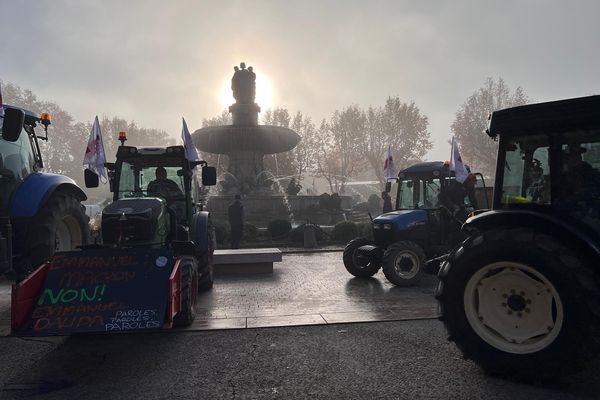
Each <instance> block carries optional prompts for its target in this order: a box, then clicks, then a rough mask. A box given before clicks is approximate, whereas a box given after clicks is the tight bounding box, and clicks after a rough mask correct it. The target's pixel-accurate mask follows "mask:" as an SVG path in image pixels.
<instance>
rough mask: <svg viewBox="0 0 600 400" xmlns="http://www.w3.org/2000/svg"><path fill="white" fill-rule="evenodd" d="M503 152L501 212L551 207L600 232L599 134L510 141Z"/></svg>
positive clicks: (516, 137)
mask: <svg viewBox="0 0 600 400" xmlns="http://www.w3.org/2000/svg"><path fill="white" fill-rule="evenodd" d="M503 149H504V158H505V162H504V173H503V175H502V177H501V178H502V196H501V197H500V206H501V207H502V208H507V207H531V206H536V207H540V206H542V207H550V206H552V207H554V208H556V209H557V210H559V211H562V212H564V213H566V214H569V215H570V216H572V217H574V218H576V219H578V220H580V221H582V222H583V223H585V224H586V225H588V226H590V227H592V228H593V229H594V230H596V231H599V232H600V130H589V131H577V132H565V133H562V134H560V135H558V134H540V135H527V136H515V137H511V138H509V139H508V140H507V142H506V143H504V144H503Z"/></svg>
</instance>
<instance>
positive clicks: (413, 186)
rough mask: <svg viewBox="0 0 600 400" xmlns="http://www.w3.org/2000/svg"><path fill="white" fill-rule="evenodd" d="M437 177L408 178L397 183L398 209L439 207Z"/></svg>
mask: <svg viewBox="0 0 600 400" xmlns="http://www.w3.org/2000/svg"><path fill="white" fill-rule="evenodd" d="M440 191H441V182H440V179H439V178H409V179H403V180H401V181H399V183H398V196H397V204H398V207H397V208H398V209H399V210H413V209H434V208H438V207H439V198H438V197H439V193H440Z"/></svg>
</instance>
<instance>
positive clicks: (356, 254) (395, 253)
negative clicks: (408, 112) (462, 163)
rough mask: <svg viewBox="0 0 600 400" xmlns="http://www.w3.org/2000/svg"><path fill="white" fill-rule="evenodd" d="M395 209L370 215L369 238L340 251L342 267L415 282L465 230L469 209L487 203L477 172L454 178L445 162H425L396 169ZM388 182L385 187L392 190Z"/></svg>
mask: <svg viewBox="0 0 600 400" xmlns="http://www.w3.org/2000/svg"><path fill="white" fill-rule="evenodd" d="M395 186H396V187H395V189H396V190H395V193H396V199H395V201H396V207H395V210H394V211H391V212H388V213H385V214H382V215H380V216H378V217H376V218H375V219H373V224H372V225H373V240H372V241H371V240H370V239H368V238H356V239H354V240H352V241H351V242H350V243H348V245H347V246H346V248H345V250H344V266H345V267H346V270H347V271H348V272H350V273H351V274H352V275H354V276H358V277H366V276H372V275H374V274H375V273H377V271H379V268H382V269H383V273H384V274H385V276H386V278H387V279H388V280H389V281H390V282H391V283H393V284H395V285H397V286H411V285H415V284H417V283H418V282H419V281H420V279H421V277H422V276H423V273H424V269H423V267H424V264H425V261H426V260H429V259H431V258H433V257H437V256H439V255H442V254H445V253H446V252H447V251H449V250H450V249H451V248H452V247H453V246H455V245H456V244H457V243H459V242H460V241H461V240H463V239H464V238H465V237H466V235H465V233H463V232H462V231H461V229H460V227H461V225H462V224H463V223H464V221H465V220H466V219H467V216H468V215H469V213H471V212H473V211H474V210H476V209H479V208H488V207H489V206H488V201H487V195H486V194H487V192H486V187H485V182H484V180H483V176H482V175H481V174H470V175H469V177H468V179H467V180H466V181H465V182H464V183H460V182H458V181H457V180H456V178H455V175H454V172H452V171H450V165H449V163H448V162H442V161H435V162H423V163H418V164H415V165H412V166H410V167H408V168H406V169H404V170H402V171H400V173H399V174H398V179H397V180H396V183H395ZM392 189H394V188H392V185H391V182H388V184H387V185H386V192H391V191H392Z"/></svg>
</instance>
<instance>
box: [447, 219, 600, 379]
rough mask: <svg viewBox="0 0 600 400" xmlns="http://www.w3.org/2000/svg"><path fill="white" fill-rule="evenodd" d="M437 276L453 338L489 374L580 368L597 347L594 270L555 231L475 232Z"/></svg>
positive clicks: (536, 375) (599, 326)
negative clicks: (554, 233) (554, 236)
mask: <svg viewBox="0 0 600 400" xmlns="http://www.w3.org/2000/svg"><path fill="white" fill-rule="evenodd" d="M438 276H439V278H440V284H439V286H438V290H437V293H436V297H437V299H438V300H439V303H440V311H441V314H442V316H441V317H440V318H441V319H442V320H443V321H444V324H445V325H446V328H447V330H448V332H449V334H450V337H449V339H450V340H452V341H454V342H455V343H456V345H457V346H458V347H459V348H460V350H461V351H462V352H463V353H464V356H465V358H469V359H472V360H473V361H475V362H476V363H477V364H479V365H480V366H481V367H482V368H483V369H484V371H486V372H487V373H489V374H492V375H497V376H501V377H507V378H513V379H517V380H521V381H544V380H548V379H551V378H555V377H560V376H564V375H568V374H571V373H574V372H576V371H579V370H581V369H582V368H583V367H584V366H585V364H586V363H587V361H589V360H590V359H591V358H593V357H594V355H595V354H597V352H598V350H599V347H600V346H599V345H600V337H599V336H598V332H599V331H600V320H599V318H598V314H594V313H593V312H591V310H593V309H594V308H593V307H594V306H593V305H594V304H596V305H597V304H598V303H597V301H598V297H599V295H600V290H599V287H598V284H597V278H596V277H595V276H594V275H593V273H592V272H591V270H590V269H589V267H587V266H586V264H585V262H584V260H583V259H581V258H579V257H578V256H577V255H576V253H575V252H574V251H572V250H571V249H569V248H568V247H566V246H564V245H563V244H562V243H560V242H559V241H558V240H556V239H555V238H553V237H551V236H548V235H546V234H543V233H541V232H536V231H534V230H532V229H495V230H492V231H488V232H486V233H484V234H480V235H476V236H474V237H471V238H469V239H467V240H466V241H465V242H463V245H462V246H460V247H459V248H457V249H456V250H455V251H453V252H452V253H451V255H450V257H449V260H448V261H447V262H446V263H445V264H444V265H443V266H442V268H441V270H440V273H439V275H438ZM590 305H592V307H590ZM596 307H597V306H596ZM596 311H598V310H596Z"/></svg>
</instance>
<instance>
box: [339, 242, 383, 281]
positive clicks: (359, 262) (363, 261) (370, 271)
mask: <svg viewBox="0 0 600 400" xmlns="http://www.w3.org/2000/svg"><path fill="white" fill-rule="evenodd" d="M368 244H373V242H371V241H370V240H369V239H365V238H357V239H353V240H351V241H350V242H349V243H348V245H346V248H345V249H344V256H343V260H344V267H346V270H347V271H348V272H350V273H351V274H352V275H354V276H356V277H359V278H367V277H369V276H373V275H375V274H376V273H377V271H379V268H380V267H381V263H380V262H378V261H375V260H371V259H369V258H368V257H365V256H362V255H360V254H358V251H357V250H358V248H359V247H362V246H365V245H368Z"/></svg>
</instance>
